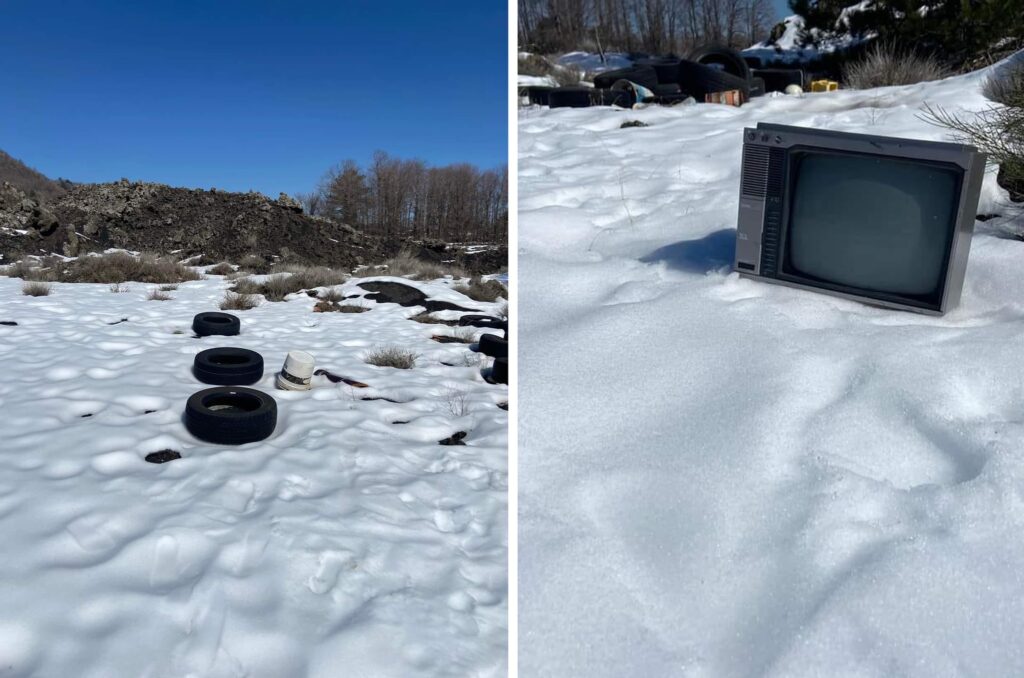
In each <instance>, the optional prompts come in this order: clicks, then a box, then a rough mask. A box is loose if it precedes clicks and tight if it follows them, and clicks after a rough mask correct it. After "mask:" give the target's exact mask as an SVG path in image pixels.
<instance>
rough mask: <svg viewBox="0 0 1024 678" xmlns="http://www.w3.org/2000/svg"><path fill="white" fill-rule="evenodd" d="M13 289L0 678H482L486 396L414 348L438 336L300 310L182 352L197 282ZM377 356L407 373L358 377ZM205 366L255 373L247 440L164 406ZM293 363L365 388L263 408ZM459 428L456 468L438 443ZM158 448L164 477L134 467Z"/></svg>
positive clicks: (490, 573)
mask: <svg viewBox="0 0 1024 678" xmlns="http://www.w3.org/2000/svg"><path fill="white" fill-rule="evenodd" d="M385 279H386V278H385ZM356 282H358V281H356V280H354V281H351V282H349V283H346V284H345V285H343V286H340V287H339V289H340V290H341V291H342V292H343V293H346V294H356V293H360V292H362V290H360V289H358V288H356V287H355V283H356ZM402 282H406V283H408V281H404V280H403V281H402ZM21 284H22V283H21V281H20V280H17V279H11V278H6V277H0V321H15V322H17V323H18V325H17V326H13V327H11V326H2V325H0V357H2V359H3V362H4V379H3V380H2V381H0V431H2V435H0V535H2V538H3V558H2V561H3V567H0V675H3V676H5V677H6V676H76V677H81V678H86V677H96V678H101V677H102V678H106V677H109V676H140V677H141V676H146V677H153V678H156V677H158V676H168V677H170V676H176V677H178V676H196V677H198V676H203V677H204V678H206V677H219V676H225V677H226V676H249V677H251V678H254V677H258V676H267V677H272V678H281V677H284V676H288V677H292V676H295V677H299V676H325V677H326V676H332V677H333V676H339V675H346V676H501V675H504V673H505V668H506V647H507V646H506V635H507V621H506V616H507V600H506V586H507V581H506V558H507V556H506V553H507V547H506V544H507V530H506V509H507V498H506V492H507V489H506V488H507V452H506V446H507V425H508V419H507V413H506V412H505V411H503V410H502V409H499V408H498V407H497V404H498V403H500V402H502V401H505V400H507V398H508V392H507V389H506V388H505V387H503V386H492V385H488V384H486V383H485V382H484V381H483V380H482V379H481V377H480V374H479V372H480V366H479V365H478V364H474V363H475V362H476V361H477V360H478V356H477V355H476V354H473V353H471V352H469V351H468V350H467V348H466V346H464V345H461V344H439V343H436V342H434V341H431V340H430V337H431V335H432V334H438V333H448V332H449V331H450V330H449V328H445V327H441V326H437V325H425V324H421V323H417V322H413V321H410V320H407V319H406V318H407V317H409V316H412V315H415V314H416V313H417V312H419V311H422V310H423V309H422V308H403V307H399V306H396V305H394V304H376V303H374V302H372V301H365V300H364V301H361V302H360V303H363V304H364V305H366V306H367V307H369V308H370V309H371V310H370V311H369V312H366V313H361V314H341V313H323V314H321V313H313V312H312V306H313V304H314V300H313V299H311V298H309V297H307V296H306V295H305V294H298V295H295V296H293V297H292V298H290V299H289V300H288V301H286V302H280V303H268V302H264V303H263V304H262V305H261V306H259V307H258V308H256V309H253V310H249V311H242V312H238V313H237V314H238V315H239V317H240V318H241V321H242V333H241V334H240V335H239V336H236V337H205V338H201V339H199V338H194V337H193V335H192V332H191V329H190V326H191V320H192V316H193V315H194V314H195V313H197V312H199V311H205V310H216V309H217V305H218V303H219V301H220V299H221V298H222V296H223V293H224V289H225V287H226V283H225V281H224V279H223V278H221V277H217V276H211V277H209V278H208V279H206V280H203V281H197V282H189V283H184V284H181V285H180V286H179V287H178V289H177V290H176V291H173V292H170V294H171V295H172V296H173V297H174V298H173V300H171V301H163V302H159V301H146V300H145V295H146V293H147V292H148V291H149V290H150V289H151V288H152V287H153V286H151V285H143V284H138V283H129V285H128V287H129V291H128V292H127V293H123V294H112V293H111V292H110V291H109V287H108V286H107V285H86V284H53V291H52V293H51V294H50V296H46V297H38V298H34V297H27V296H23V295H22V294H21ZM411 284H413V285H415V286H418V287H420V288H421V289H423V290H424V291H426V292H427V293H428V295H429V296H432V297H436V298H439V299H447V300H451V301H455V302H456V303H461V304H463V305H466V306H468V307H470V308H474V309H480V310H483V311H490V310H493V309H494V307H495V305H493V304H481V303H477V302H472V301H470V300H468V299H467V298H466V297H463V296H462V295H460V294H458V293H457V292H454V291H452V290H451V289H450V287H451V281H449V282H447V283H446V282H442V281H437V282H433V283H411ZM122 318H127V322H117V321H120V320H121V319H122ZM115 323H116V324H115ZM377 345H397V346H401V347H405V348H409V349H412V350H414V351H416V352H417V353H419V354H420V358H419V359H418V363H417V367H416V368H414V369H412V370H397V369H391V368H382V367H374V366H371V365H367V364H366V363H364V362H363V359H362V357H363V355H364V353H365V352H366V351H367V350H369V349H371V348H373V347H374V346H377ZM212 346H241V347H245V348H250V349H254V350H256V351H258V352H259V353H261V354H262V355H263V358H264V360H265V364H266V372H265V376H264V377H263V379H262V380H261V381H260V382H258V383H257V384H256V385H255V386H254V388H258V389H261V390H263V391H265V392H267V393H270V394H272V395H273V396H274V398H275V399H276V400H277V403H278V407H279V418H278V424H277V430H276V431H275V433H274V434H273V435H272V436H271V437H270V438H268V439H267V440H265V441H261V442H258V443H252V444H248V445H243V446H238V447H231V446H221V445H213V444H208V443H203V442H201V441H198V440H196V439H194V438H193V437H192V436H191V435H190V434H189V433H188V432H187V431H186V429H185V427H184V425H183V423H182V413H183V409H184V405H185V401H186V399H187V398H188V396H189V395H190V394H192V393H193V392H195V391H198V390H200V389H203V388H208V386H207V385H205V384H201V383H199V382H198V381H197V380H196V379H195V378H194V377H193V376H192V374H191V365H192V360H193V356H194V355H195V354H196V353H197V352H198V351H200V350H202V349H205V348H210V347H212ZM291 349H302V350H306V351H309V352H311V353H312V354H313V355H314V356H315V357H316V360H317V367H323V368H326V369H329V370H330V371H332V372H334V373H337V374H342V375H344V376H347V377H350V378H353V379H357V380H360V381H363V382H365V383H367V384H369V388H367V389H358V388H353V387H350V386H346V385H344V384H343V383H342V384H337V385H335V384H332V383H330V382H329V381H328V380H327V379H326V378H325V377H314V388H313V389H312V390H310V391H306V392H285V391H279V390H276V389H274V386H273V379H274V373H275V371H276V370H278V369H280V366H281V364H282V362H283V360H284V356H285V354H286V352H287V351H288V350H291ZM442 362H446V363H451V364H452V365H453V366H446V365H443V364H442ZM367 397H381V398H389V399H391V400H395V401H398V402H395V403H392V402H388V401H387V400H363V398H367ZM399 422H407V423H399ZM457 431H467V432H468V436H467V437H466V439H465V442H466V445H465V446H441V445H438V444H437V443H438V441H439V440H441V439H443V438H446V437H448V436H450V435H452V434H453V433H455V432H457ZM165 448H169V449H173V450H176V451H178V452H180V453H181V455H182V458H181V459H179V460H176V461H171V462H169V463H166V464H163V465H154V464H150V463H147V462H145V461H144V457H145V456H146V454H148V453H151V452H155V451H158V450H162V449H165Z"/></svg>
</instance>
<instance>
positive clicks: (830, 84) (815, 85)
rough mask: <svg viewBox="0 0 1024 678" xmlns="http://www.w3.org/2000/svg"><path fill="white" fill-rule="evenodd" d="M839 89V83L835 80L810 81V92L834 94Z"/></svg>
mask: <svg viewBox="0 0 1024 678" xmlns="http://www.w3.org/2000/svg"><path fill="white" fill-rule="evenodd" d="M837 89H839V83H838V82H836V81H835V80H812V81H811V91H812V92H834V91H836V90H837Z"/></svg>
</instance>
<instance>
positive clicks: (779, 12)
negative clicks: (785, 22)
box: [772, 0, 854, 20]
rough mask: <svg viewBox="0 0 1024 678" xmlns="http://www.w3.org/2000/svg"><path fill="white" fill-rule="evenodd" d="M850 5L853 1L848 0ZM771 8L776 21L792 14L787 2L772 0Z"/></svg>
mask: <svg viewBox="0 0 1024 678" xmlns="http://www.w3.org/2000/svg"><path fill="white" fill-rule="evenodd" d="M850 4H851V5H852V4H854V0H850ZM772 7H773V8H774V9H775V18H776V19H777V20H781V19H785V18H786V17H787V16H789V15H790V14H792V13H793V10H791V9H790V8H789V2H787V0H772Z"/></svg>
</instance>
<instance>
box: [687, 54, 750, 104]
mask: <svg viewBox="0 0 1024 678" xmlns="http://www.w3.org/2000/svg"><path fill="white" fill-rule="evenodd" d="M679 87H680V89H682V90H683V92H685V93H686V94H689V95H690V96H692V97H693V98H694V99H696V100H697V101H698V102H703V101H704V97H705V95H707V94H710V93H712V92H725V91H726V90H730V89H738V90H739V91H740V92H742V93H743V96H744V98H749V97H750V82H749V81H748V80H744V79H742V78H737V77H736V76H735V75H730V74H729V73H726V72H725V71H720V70H718V69H717V68H712V67H711V66H705V65H703V64H698V63H696V62H693V61H683V62H681V63H680V64H679Z"/></svg>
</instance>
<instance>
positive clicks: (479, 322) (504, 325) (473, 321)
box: [459, 313, 508, 330]
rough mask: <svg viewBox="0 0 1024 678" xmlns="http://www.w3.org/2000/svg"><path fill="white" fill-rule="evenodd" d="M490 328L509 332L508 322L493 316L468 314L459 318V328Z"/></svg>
mask: <svg viewBox="0 0 1024 678" xmlns="http://www.w3.org/2000/svg"><path fill="white" fill-rule="evenodd" d="M467 326H472V327H490V328H492V329H495V330H507V329H508V321H507V320H504V319H502V318H496V317H494V316H493V315H478V314H472V313H471V314H468V315H464V316H462V317H461V318H459V327H467Z"/></svg>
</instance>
